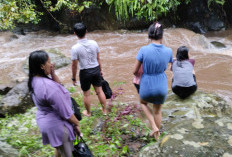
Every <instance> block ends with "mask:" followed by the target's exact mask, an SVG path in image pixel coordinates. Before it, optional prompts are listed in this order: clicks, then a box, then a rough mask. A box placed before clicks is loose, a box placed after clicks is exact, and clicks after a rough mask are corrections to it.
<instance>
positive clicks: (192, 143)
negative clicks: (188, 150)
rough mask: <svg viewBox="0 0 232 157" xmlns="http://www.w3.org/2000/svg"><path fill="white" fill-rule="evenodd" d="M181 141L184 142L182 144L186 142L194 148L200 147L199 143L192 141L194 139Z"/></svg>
mask: <svg viewBox="0 0 232 157" xmlns="http://www.w3.org/2000/svg"><path fill="white" fill-rule="evenodd" d="M183 142H184V144H186V145H191V146H193V147H195V148H199V147H201V146H200V144H199V143H196V142H194V141H183Z"/></svg>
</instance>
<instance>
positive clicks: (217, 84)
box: [0, 28, 232, 104]
mask: <svg viewBox="0 0 232 157" xmlns="http://www.w3.org/2000/svg"><path fill="white" fill-rule="evenodd" d="M10 36H11V33H10V32H0V44H1V47H0V71H1V75H0V84H11V83H12V82H17V81H21V80H23V79H24V78H26V77H27V74H26V73H25V72H24V71H23V67H22V66H23V64H24V63H25V61H26V58H27V57H28V55H29V53H30V52H32V51H34V50H40V49H44V50H48V49H57V50H59V51H60V52H61V53H63V54H64V55H65V56H67V57H69V58H70V56H71V54H70V48H71V47H72V45H74V44H75V43H76V42H77V37H76V36H75V35H70V34H68V35H60V34H55V33H51V32H46V31H39V32H31V33H28V34H27V35H25V36H24V35H17V37H18V39H15V38H10ZM87 38H88V39H93V40H96V41H97V42H98V44H99V47H100V51H101V61H102V67H103V73H104V78H105V79H106V80H107V81H108V82H109V83H110V85H111V86H112V87H113V86H114V85H115V83H123V85H122V88H123V89H124V94H123V95H122V96H120V97H119V100H120V101H122V102H127V103H132V102H138V94H137V93H136V90H135V88H134V86H133V84H132V78H133V74H132V71H133V67H134V63H135V57H136V54H137V52H138V50H139V48H140V47H141V46H143V45H146V44H148V43H149V40H148V38H147V32H137V31H133V32H132V31H124V30H121V31H114V32H110V31H95V32H91V33H88V34H87ZM211 41H219V42H221V43H223V44H225V45H226V48H215V47H214V46H213V45H212V44H211V43H210V42H211ZM163 44H164V45H166V46H168V47H171V48H172V50H173V56H174V57H175V55H176V50H177V48H178V47H179V46H182V45H185V46H187V47H189V49H190V56H191V58H194V59H195V60H196V64H195V72H196V77H197V83H198V89H200V90H203V91H209V92H213V93H217V94H219V95H221V96H223V97H224V98H225V99H226V100H227V101H228V102H229V103H230V104H232V103H231V100H232V81H231V80H232V30H226V31H222V32H213V33H209V34H206V35H205V36H204V35H200V34H196V33H194V32H192V31H189V30H186V29H181V28H175V29H165V33H164V40H163ZM57 74H58V75H59V76H60V79H61V80H62V82H63V83H64V85H65V86H66V87H70V86H72V82H71V65H69V66H67V67H64V68H61V69H59V70H57ZM166 74H167V77H168V84H169V88H170V87H171V72H170V70H169V69H168V70H167V72H166ZM115 88H116V87H115ZM77 89H78V91H80V88H79V87H78V88H77Z"/></svg>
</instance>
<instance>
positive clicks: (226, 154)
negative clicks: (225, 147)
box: [222, 153, 232, 157]
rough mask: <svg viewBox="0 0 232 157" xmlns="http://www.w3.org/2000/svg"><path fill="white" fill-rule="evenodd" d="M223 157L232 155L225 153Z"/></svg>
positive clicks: (231, 156)
mask: <svg viewBox="0 0 232 157" xmlns="http://www.w3.org/2000/svg"><path fill="white" fill-rule="evenodd" d="M222 157H232V155H231V154H229V153H224V154H223V156H222Z"/></svg>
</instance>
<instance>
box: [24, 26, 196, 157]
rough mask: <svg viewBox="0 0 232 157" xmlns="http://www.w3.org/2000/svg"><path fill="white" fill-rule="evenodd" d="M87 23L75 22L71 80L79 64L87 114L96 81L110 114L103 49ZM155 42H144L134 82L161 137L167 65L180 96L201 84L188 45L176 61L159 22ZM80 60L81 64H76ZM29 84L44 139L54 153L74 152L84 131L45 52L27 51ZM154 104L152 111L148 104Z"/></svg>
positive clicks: (66, 155) (153, 29)
mask: <svg viewBox="0 0 232 157" xmlns="http://www.w3.org/2000/svg"><path fill="white" fill-rule="evenodd" d="M86 33H87V28H86V26H85V25H84V24H83V23H76V24H75V25H74V34H75V35H76V36H77V37H78V42H77V43H76V44H75V45H74V46H73V47H72V48H71V59H72V78H71V79H72V82H73V85H76V75H77V67H79V80H80V84H81V89H82V91H83V102H84V105H85V108H86V110H85V111H83V115H85V116H88V117H89V116H91V112H90V87H91V85H93V87H94V90H95V92H96V94H97V96H98V99H99V101H100V103H101V105H102V113H103V114H104V115H106V114H107V109H106V97H105V95H104V92H103V90H102V87H101V81H102V75H103V73H102V68H101V62H100V53H99V52H100V51H99V47H98V44H97V42H96V41H94V40H88V39H87V38H86ZM148 37H149V39H151V43H150V44H148V45H146V46H143V47H142V48H141V49H140V50H139V52H138V54H137V57H136V59H137V60H136V64H135V68H134V71H133V73H134V75H135V78H134V80H133V83H134V84H135V86H136V89H137V91H138V93H139V96H140V102H141V107H142V110H143V111H144V113H145V115H146V117H147V118H148V120H149V122H150V125H151V128H152V132H151V133H150V136H152V137H154V138H156V139H158V137H159V136H160V127H161V120H162V114H161V107H162V104H163V103H164V101H165V99H166V96H167V92H168V85H167V77H166V74H165V70H166V69H167V68H168V63H171V64H172V67H171V70H172V72H173V79H172V90H173V92H174V93H176V94H177V95H178V96H179V97H181V98H186V97H188V96H189V95H191V94H192V93H194V92H195V91H196V89H197V84H196V77H195V75H194V74H195V72H194V68H193V66H194V63H195V61H194V60H193V59H189V54H188V48H187V47H185V46H182V47H180V48H179V49H178V50H177V55H176V60H174V61H173V57H172V50H171V48H168V47H166V46H164V45H163V44H162V39H163V27H162V25H161V24H160V23H158V22H155V23H154V24H152V25H151V26H150V27H149V29H148ZM77 65H78V66H77ZM28 87H29V91H30V93H31V96H32V99H33V102H34V103H35V105H36V107H37V113H36V121H37V124H38V127H39V129H40V132H41V134H42V140H43V144H44V145H45V144H50V145H51V146H52V147H54V148H55V156H57V157H58V156H63V157H71V156H72V149H73V143H72V141H73V140H74V139H75V135H76V134H77V135H80V134H81V132H80V128H79V121H78V120H77V118H76V117H75V115H74V113H73V110H72V102H71V98H70V95H69V92H68V91H67V90H66V89H65V88H64V87H63V86H62V84H61V82H60V80H59V78H58V76H57V75H56V74H55V71H54V65H53V64H52V63H51V62H50V58H49V56H48V54H47V53H46V52H45V51H34V52H32V53H31V54H30V56H29V80H28ZM148 103H152V104H153V112H151V109H150V108H149V106H148V105H147V104H148Z"/></svg>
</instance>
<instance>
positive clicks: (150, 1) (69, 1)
mask: <svg viewBox="0 0 232 157" xmlns="http://www.w3.org/2000/svg"><path fill="white" fill-rule="evenodd" d="M189 2H191V0H103V1H102V0H91V1H88V0H82V1H81V0H38V1H34V0H0V30H4V29H11V28H13V27H14V26H15V24H16V23H29V22H30V23H35V24H37V23H38V22H39V20H40V16H41V15H43V12H39V11H38V6H40V7H43V8H45V9H46V11H47V12H48V13H49V14H50V15H52V12H55V11H58V10H61V9H63V8H67V9H70V10H72V11H74V12H77V13H79V14H81V12H82V11H83V10H84V9H85V8H89V7H91V6H97V7H101V6H102V4H103V3H106V4H107V5H109V6H110V8H111V9H114V10H115V14H116V16H117V18H118V19H120V20H124V19H128V18H129V17H131V16H136V17H137V18H146V19H148V20H153V19H155V18H157V17H159V16H160V15H163V14H166V13H167V12H169V11H171V10H176V8H177V6H178V5H180V4H181V3H189ZM212 3H218V4H220V5H223V4H224V3H225V0H208V6H209V7H210V5H211V4H212Z"/></svg>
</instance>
